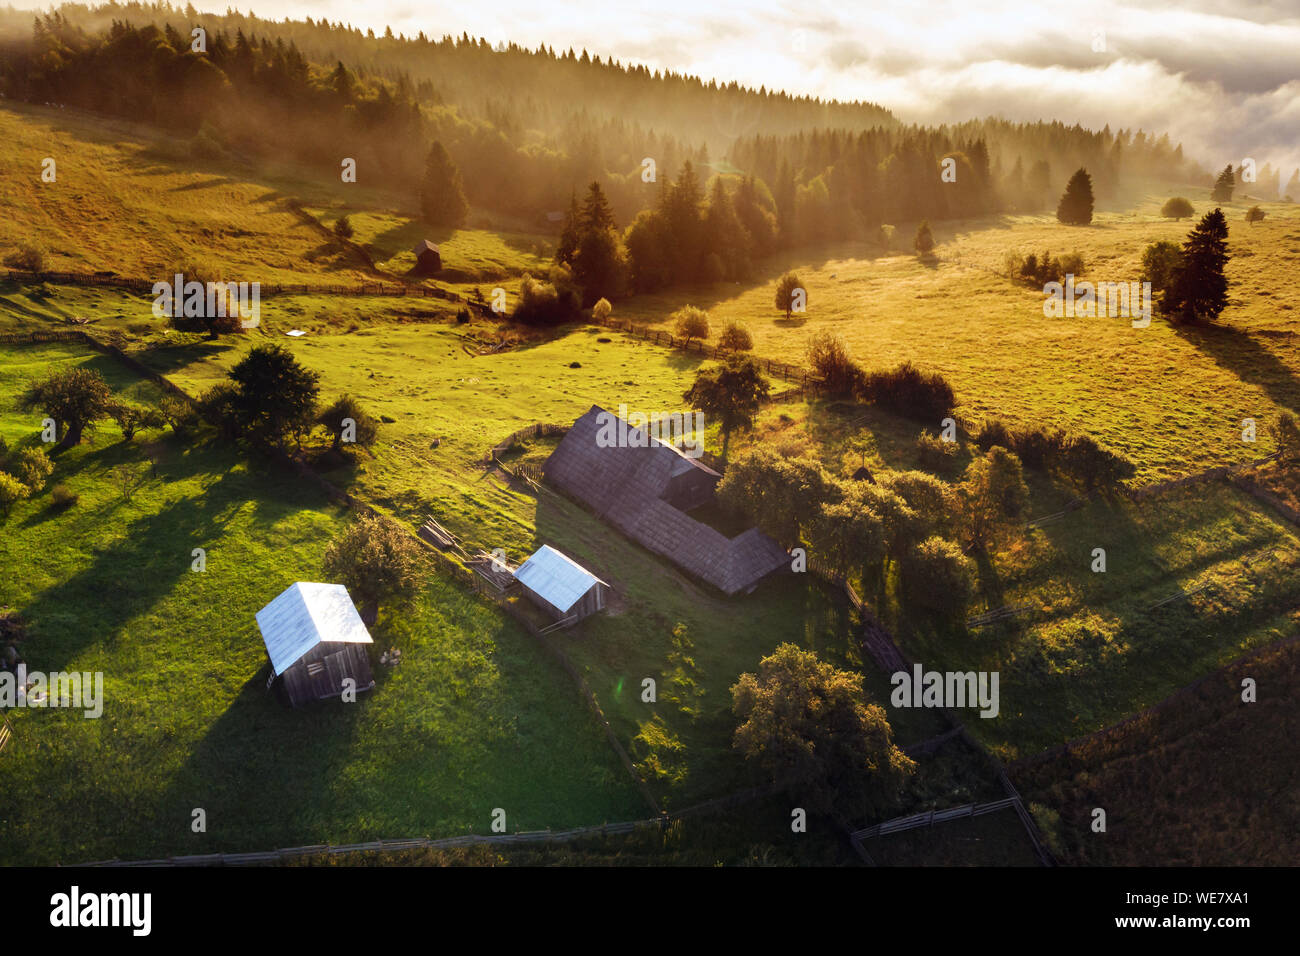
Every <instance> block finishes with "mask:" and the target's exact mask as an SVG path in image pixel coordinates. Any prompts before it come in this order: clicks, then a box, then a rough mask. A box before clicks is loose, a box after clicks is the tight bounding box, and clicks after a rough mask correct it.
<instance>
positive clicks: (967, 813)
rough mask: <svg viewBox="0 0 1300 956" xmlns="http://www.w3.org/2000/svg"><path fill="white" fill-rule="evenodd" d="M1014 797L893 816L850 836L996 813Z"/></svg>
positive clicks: (875, 834)
mask: <svg viewBox="0 0 1300 956" xmlns="http://www.w3.org/2000/svg"><path fill="white" fill-rule="evenodd" d="M1017 802H1018V801H1017V798H1015V797H1003V798H1002V799H1001V800H993V801H991V802H989V803H967V804H965V805H963V806H960V807H952V808H951V809H948V810H927V811H925V812H924V813H914V814H912V815H911V816H906V817H895V818H894V819H892V820H886V821H885V822H884V823H877V824H876V825H875V826H872V827H867V828H866V829H864V830H855V831H854V832H853V834H852V837H853V838H854V839H855V840H870V839H871V838H873V837H880V836H888V835H889V834H891V833H903V832H904V831H907V830H915V829H917V828H918V827H932V826H934V825H935V824H936V823H947V822H948V821H950V820H965V819H968V818H970V817H981V816H983V815H984V814H986V813H996V812H997V811H999V810H1006V809H1007V808H1009V807H1012V806H1014V805H1015V804H1016V803H1017Z"/></svg>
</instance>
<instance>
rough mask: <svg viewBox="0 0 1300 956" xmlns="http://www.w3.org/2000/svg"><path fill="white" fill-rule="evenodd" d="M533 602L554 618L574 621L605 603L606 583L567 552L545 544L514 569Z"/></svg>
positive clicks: (593, 611)
mask: <svg viewBox="0 0 1300 956" xmlns="http://www.w3.org/2000/svg"><path fill="white" fill-rule="evenodd" d="M515 580H516V581H518V582H519V586H520V587H521V588H523V591H524V594H526V595H527V596H528V598H529V600H531V601H532V602H533V603H534V604H536V605H537V606H538V607H540V608H541V609H542V610H544V611H546V613H548V614H549V615H550V616H551V617H553V618H554V619H555V620H556V621H566V622H568V623H573V622H575V621H580V620H582V619H583V618H584V617H587V616H588V615H589V614H595V613H596V612H597V611H599V610H601V609H602V608H604V606H605V596H606V595H607V594H608V593H609V585H608V584H606V583H605V582H604V581H602V580H601V579H600V578H598V577H596V576H595V575H594V574H592V573H591V572H590V571H588V570H587V569H586V568H584V567H582V566H581V565H579V564H578V563H576V562H575V561H574V560H573V559H572V558H569V557H568V556H567V555H564V554H561V553H560V552H559V551H556V550H555V549H554V548H552V547H551V546H550V545H547V544H544V545H542V546H541V547H540V548H538V549H537V550H536V551H534V552H533V554H532V555H531V556H530V557H529V558H528V560H527V561H525V562H524V563H523V564H521V565H519V567H518V568H517V569H516V570H515Z"/></svg>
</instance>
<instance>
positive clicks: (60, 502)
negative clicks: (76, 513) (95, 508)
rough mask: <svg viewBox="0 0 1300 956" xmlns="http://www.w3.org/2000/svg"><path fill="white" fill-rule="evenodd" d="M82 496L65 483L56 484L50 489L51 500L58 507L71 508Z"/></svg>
mask: <svg viewBox="0 0 1300 956" xmlns="http://www.w3.org/2000/svg"><path fill="white" fill-rule="evenodd" d="M80 498H81V496H80V495H78V494H77V493H76V492H75V491H73V490H72V489H71V488H69V487H68V486H67V485H64V484H58V485H55V486H54V488H53V489H52V490H51V491H50V501H51V502H52V503H53V504H54V507H56V508H71V507H72V506H73V505H75V504H76V503H77V502H78V501H79V500H80Z"/></svg>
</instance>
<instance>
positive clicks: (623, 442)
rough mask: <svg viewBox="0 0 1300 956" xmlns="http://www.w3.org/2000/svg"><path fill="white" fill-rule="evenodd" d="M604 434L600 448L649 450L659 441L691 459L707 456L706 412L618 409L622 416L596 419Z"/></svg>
mask: <svg viewBox="0 0 1300 956" xmlns="http://www.w3.org/2000/svg"><path fill="white" fill-rule="evenodd" d="M596 420H597V421H598V422H599V423H600V431H598V432H597V433H596V447H597V448H649V447H650V440H651V439H655V440H656V441H661V442H663V443H664V444H667V445H673V446H676V447H678V448H679V449H680V450H681V452H682V454H683V455H685V456H686V457H687V458H699V457H701V456H702V455H703V454H704V413H703V412H657V413H654V414H651V415H647V414H645V413H644V412H630V413H629V412H628V410H627V406H626V405H619V406H618V414H617V415H615V414H614V413H613V412H606V411H602V412H601V413H600V414H599V415H597V416H596Z"/></svg>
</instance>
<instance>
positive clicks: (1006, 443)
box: [975, 418, 1023, 460]
mask: <svg viewBox="0 0 1300 956" xmlns="http://www.w3.org/2000/svg"><path fill="white" fill-rule="evenodd" d="M975 444H976V445H978V446H979V447H980V450H981V451H988V450H989V449H990V448H992V447H993V446H994V445H1001V446H1002V447H1003V448H1010V447H1011V431H1010V430H1009V429H1008V428H1007V426H1006V423H1005V422H1004V421H1002V419H1000V418H990V419H989V420H988V421H986V422H985V423H984V424H983V425H981V426H980V430H979V432H978V433H976V435H975ZM1022 460H1023V459H1022Z"/></svg>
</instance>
